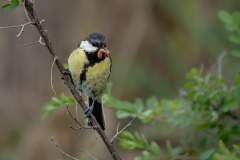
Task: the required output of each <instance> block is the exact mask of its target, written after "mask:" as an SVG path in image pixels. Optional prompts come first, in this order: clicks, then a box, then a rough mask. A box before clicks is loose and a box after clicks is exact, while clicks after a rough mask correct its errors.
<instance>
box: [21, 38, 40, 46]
mask: <svg viewBox="0 0 240 160" xmlns="http://www.w3.org/2000/svg"><path fill="white" fill-rule="evenodd" d="M37 43H40V44H42V45H44V46H45V43H43V42H42V37H41V36H40V38H39V40H38V41H37V42H33V43H28V44H22V45H18V47H21V46H29V45H33V44H37Z"/></svg>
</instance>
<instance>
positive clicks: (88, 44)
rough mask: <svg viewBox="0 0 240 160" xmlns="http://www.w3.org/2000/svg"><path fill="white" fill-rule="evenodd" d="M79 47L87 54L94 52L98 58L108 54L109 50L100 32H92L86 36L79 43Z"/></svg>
mask: <svg viewBox="0 0 240 160" xmlns="http://www.w3.org/2000/svg"><path fill="white" fill-rule="evenodd" d="M78 47H79V48H81V49H82V50H84V51H85V52H86V53H88V54H94V55H96V56H97V57H98V58H99V59H104V58H105V57H109V56H110V52H109V51H108V50H107V49H106V42H105V37H104V35H103V34H102V33H99V32H94V33H92V34H90V35H89V37H86V39H84V40H83V41H82V42H81V43H80V44H79V45H78Z"/></svg>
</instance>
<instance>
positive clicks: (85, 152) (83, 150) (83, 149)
mask: <svg viewBox="0 0 240 160" xmlns="http://www.w3.org/2000/svg"><path fill="white" fill-rule="evenodd" d="M81 151H83V152H84V153H86V154H87V155H88V156H89V157H91V158H92V159H94V160H97V159H96V158H94V157H92V156H91V155H90V154H88V153H87V152H86V151H85V150H84V149H81Z"/></svg>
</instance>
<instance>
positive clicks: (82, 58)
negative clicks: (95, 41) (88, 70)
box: [68, 48, 88, 84]
mask: <svg viewBox="0 0 240 160" xmlns="http://www.w3.org/2000/svg"><path fill="white" fill-rule="evenodd" d="M84 63H88V60H87V57H86V55H85V53H84V51H83V50H82V49H80V48H77V49H76V50H74V51H73V52H72V53H71V55H70V57H69V59H68V64H69V70H70V72H71V73H72V78H73V82H74V84H79V83H80V74H81V73H82V71H83V67H84Z"/></svg>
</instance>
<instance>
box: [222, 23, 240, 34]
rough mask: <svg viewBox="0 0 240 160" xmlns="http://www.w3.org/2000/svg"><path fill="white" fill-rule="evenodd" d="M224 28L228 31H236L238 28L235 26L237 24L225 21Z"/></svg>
mask: <svg viewBox="0 0 240 160" xmlns="http://www.w3.org/2000/svg"><path fill="white" fill-rule="evenodd" d="M225 28H226V30H228V31H230V32H231V31H236V30H237V29H238V28H237V26H236V25H235V24H233V23H227V24H225Z"/></svg>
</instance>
